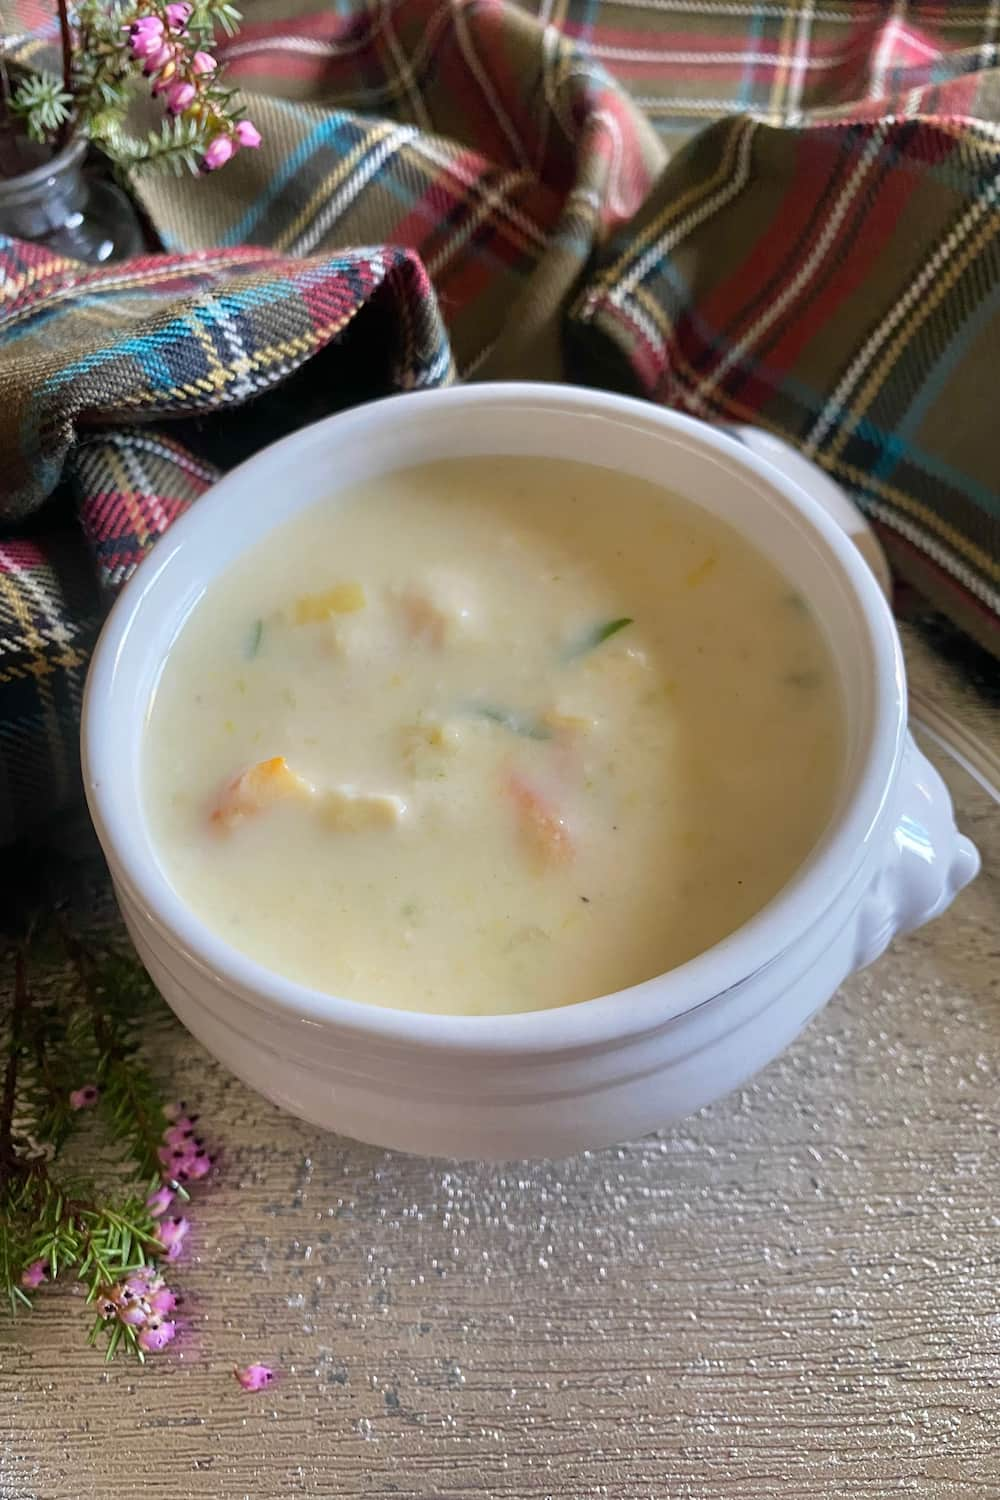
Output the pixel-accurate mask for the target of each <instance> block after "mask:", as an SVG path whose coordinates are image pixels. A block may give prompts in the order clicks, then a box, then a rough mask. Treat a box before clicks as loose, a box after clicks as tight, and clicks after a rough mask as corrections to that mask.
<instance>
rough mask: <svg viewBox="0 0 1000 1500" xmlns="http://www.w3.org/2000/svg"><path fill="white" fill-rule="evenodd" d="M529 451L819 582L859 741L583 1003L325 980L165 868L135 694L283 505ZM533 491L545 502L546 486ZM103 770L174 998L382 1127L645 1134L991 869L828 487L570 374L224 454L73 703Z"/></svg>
mask: <svg viewBox="0 0 1000 1500" xmlns="http://www.w3.org/2000/svg"><path fill="white" fill-rule="evenodd" d="M499 453H503V454H521V455H539V456H546V457H553V458H572V459H584V460H587V461H591V462H593V463H595V464H598V465H601V466H604V467H606V468H608V469H609V470H610V471H612V473H611V474H609V484H608V504H609V505H613V504H614V503H615V500H614V481H613V472H614V471H621V472H625V473H629V474H634V475H638V476H640V477H642V478H644V479H651V480H656V481H659V482H661V483H664V484H666V485H669V486H670V487H671V488H673V489H674V490H675V491H678V492H680V493H681V494H683V495H685V496H687V497H689V498H690V499H693V500H695V501H696V502H697V503H698V504H700V505H701V506H703V507H705V508H706V509H707V510H709V511H711V512H713V513H715V514H718V515H721V516H724V517H725V518H726V519H727V520H729V521H730V522H731V523H732V524H733V525H734V526H735V527H736V528H737V529H738V530H739V531H741V532H743V533H745V534H746V535H747V536H748V537H749V538H750V539H751V540H752V541H753V543H754V544H755V545H756V546H757V547H758V548H760V549H761V550H762V551H763V552H764V553H766V554H767V555H768V556H769V557H770V558H771V559H772V560H773V561H774V562H775V563H776V564H777V565H778V567H779V568H780V569H781V570H782V572H783V573H784V574H785V576H786V577H787V578H788V580H789V582H790V583H791V584H792V585H793V586H794V587H795V588H797V589H798V590H800V591H801V592H802V594H803V595H804V596H806V597H807V598H808V599H809V600H810V602H811V604H812V607H813V609H814V611H815V613H816V615H817V617H818V618H819V620H820V622H821V625H822V628H823V630H824V632H825V635H826V637H827V639H828V642H829V644H830V647H831V648H832V652H833V655H834V658H835V661H836V664H837V668H838V671H839V674H840V677H841V680H842V685H843V697H844V712H845V715H846V721H847V723H846V729H847V736H846V738H847V750H846V763H845V766H844V771H843V777H842V785H841V788H840V793H839V798H838V802H837V806H836V811H835V813H834V816H833V818H832V819H831V822H830V824H829V825H828V827H827V829H826V831H825V833H824V834H823V836H822V838H821V839H820V841H819V843H818V844H817V846H816V847H815V849H814V850H813V853H812V855H811V856H810V858H809V859H808V860H807V861H806V863H805V864H804V865H803V866H802V867H801V869H800V870H799V871H798V873H797V874H796V875H795V876H794V878H793V879H792V880H791V881H790V882H789V883H788V884H787V885H786V886H785V887H784V889H783V890H782V891H781V892H780V893H779V894H778V895H777V896H776V897H775V899H774V900H773V901H771V902H770V903H769V904H768V905H767V906H766V907H765V908H764V909H763V910H762V911H760V912H759V913H758V914H757V915H756V916H755V917H754V918H753V919H752V920H751V921H749V922H747V923H746V924H745V926H743V927H741V928H740V929H739V930H738V931H736V932H734V933H733V934H732V935H731V936H730V937H728V938H726V939H725V940H724V941H723V942H721V943H718V944H717V945H716V946H715V947H713V948H711V949H709V950H708V951H707V952H705V953H702V954H701V955H699V956H698V957H697V958H694V959H692V960H691V961H690V962H689V963H686V964H683V965H682V966H681V967H679V968H677V969H674V970H672V971H671V972H670V973H667V974H664V975H662V976H661V977H659V978H656V979H651V980H648V981H647V982H645V983H643V984H639V985H636V986H634V987H633V988H631V989H628V990H624V991H622V992H621V993H619V994H615V995H606V996H603V997H601V998H598V999H594V1000H588V1001H585V1002H583V1003H581V1004H578V1005H571V1006H566V1007H564V1008H558V1009H552V1010H544V1011H536V1012H532V1013H528V1014H520V1015H510V1016H486V1017H471V1016H470V1017H452V1016H438V1015H424V1014H414V1013H411V1012H407V1011H399V1010H392V1009H382V1008H379V1007H375V1006H369V1005H365V1004H362V1003H358V1002H356V1001H352V1000H351V999H350V998H349V997H346V996H339V995H337V996H334V995H326V994H321V993H318V992H316V991H313V990H309V989H306V988H304V987H303V986H302V985H299V984H296V983H293V982H292V981H291V980H288V979H285V978H284V977H282V975H280V974H276V973H272V972H270V971H268V970H266V969H264V968H263V967H262V966H261V965H260V964H258V963H256V962H254V960H253V959H251V958H248V957H246V956H245V955H244V954H242V953H240V952H237V951H236V950H235V949H234V948H232V947H230V946H229V945H228V943H226V942H224V941H223V940H222V938H220V937H218V936H217V935H216V934H215V933H214V932H212V931H211V930H210V928H208V927H207V926H205V925H204V924H203V922H202V921H201V920H200V918H199V916H198V913H197V911H196V910H192V909H191V908H190V907H189V906H188V905H187V904H186V903H185V902H184V901H183V900H182V899H181V898H180V896H179V895H178V894H177V893H176V892H175V890H174V889H173V887H172V886H171V883H170V880H169V878H168V876H167V874H166V872H165V870H164V867H163V865H162V863H161V861H160V858H159V856H158V853H157V849H156V845H155V843H154V841H153V839H152V838H151V837H150V833H149V828H148V825H147V820H146V815H145V811H144V806H143V787H142V774H141V768H142V761H143V735H144V731H145V724H146V713H147V708H148V705H149V703H150V699H151V695H152V693H153V691H154V688H155V685H156V681H157V677H158V674H159V672H160V670H161V667H162V665H163V662H164V659H165V657H166V655H167V653H168V651H169V650H170V646H171V643H172V641H173V640H174V639H175V637H176V635H177V633H178V631H179V630H180V629H181V627H182V625H183V624H184V621H185V619H186V618H187V617H188V615H189V614H190V612H191V610H192V609H193V608H194V606H195V605H196V604H197V602H198V600H199V599H200V598H201V596H202V595H203V593H204V592H205V590H206V589H207V588H210V587H211V585H212V582H213V580H214V579H215V578H217V577H218V575H219V574H220V573H221V572H222V571H223V570H224V569H225V568H227V567H228V566H229V564H230V563H231V562H232V561H233V560H234V559H235V558H236V557H237V556H239V554H240V553H242V552H244V551H245V550H246V549H247V548H248V547H252V546H253V545H254V544H255V543H256V542H258V541H260V539H261V538H262V537H265V536H266V535H267V534H268V533H270V532H271V531H273V530H274V528H276V527H278V526H280V525H281V523H282V522H283V521H284V520H286V519H287V518H288V517H289V516H292V515H295V514H297V513H298V512H299V511H302V510H304V509H305V508H306V507H307V506H310V505H313V504H315V503H317V502H320V501H325V502H332V503H335V502H336V497H337V494H338V492H340V491H342V490H344V489H345V488H347V487H349V486H353V485H355V484H356V483H358V482H359V481H364V480H369V479H371V478H372V477H374V476H377V475H379V474H381V473H385V472H387V471H389V470H392V469H396V468H400V467H402V466H404V465H408V464H413V463H419V462H422V461H426V460H430V459H436V458H441V457H449V456H451V457H459V456H464V455H474V454H485V455H491V454H499ZM540 503H544V501H543V500H542V499H541V498H540ZM83 760H84V774H85V779H86V787H87V796H88V799H89V803H90V810H91V813H92V816H93V819H94V823H95V825H96V827H97V832H98V835H99V837H100V840H101V843H102V845H103V847H104V851H105V853H106V855H107V859H108V863H109V865H110V867H111V873H112V876H113V878H114V883H115V887H116V890H117V895H118V900H119V902H120V905H121V909H122V912H123V914H124V917H125V921H126V923H127V924H128V929H129V932H130V933H131V936H132V939H133V941H134V943H135V946H136V948H137V950H138V952H139V955H140V957H141V958H142V961H143V963H144V964H145V965H146V967H147V969H148V970H149V973H150V974H151V975H152V978H153V980H154V982H155V983H156V985H157V987H158V988H159V989H160V991H161V992H162V994H163V995H164V996H165V998H166V999H167V1001H168V1002H169V1004H170V1005H171V1006H172V1007H173V1009H174V1011H175V1012H176V1013H177V1015H178V1016H179V1017H180V1019H181V1021H183V1023H184V1025H185V1026H187V1027H188V1028H189V1029H190V1030H191V1031H192V1032H193V1033H194V1035H195V1036H196V1037H197V1038H198V1039H199V1040H200V1041H201V1042H202V1043H203V1044H204V1045H205V1046H206V1047H207V1048H208V1050H209V1051H210V1052H212V1053H214V1055H215V1056H216V1057H217V1058H218V1059H219V1060H220V1061H221V1062H223V1063H224V1064H225V1065H226V1066H227V1067H228V1068H230V1069H232V1071H233V1072H234V1073H236V1074H237V1075H238V1076H239V1077H240V1078H242V1079H243V1080H244V1081H245V1082H246V1083H248V1084H249V1085H250V1086H251V1087H252V1088H255V1089H257V1090H259V1091H260V1093H262V1094H264V1095H266V1096H267V1098H269V1099H271V1100H273V1101H274V1102H275V1103H276V1104H278V1105H280V1106H281V1107H282V1108H284V1109H287V1110H289V1111H291V1112H292V1113H293V1114H297V1115H300V1116H302V1117H303V1118H304V1119H306V1120H309V1121H312V1122H313V1123H314V1124H316V1125H321V1126H324V1127H327V1128H329V1129H333V1130H338V1131H343V1132H345V1133H346V1134H348V1135H352V1136H356V1137H358V1138H360V1139H361V1140H364V1141H369V1142H372V1143H374V1144H377V1145H380V1146H390V1147H398V1148H401V1149H404V1150H408V1151H417V1152H425V1153H428V1154H432V1155H443V1156H451V1157H467V1158H468V1157H479V1158H488V1159H493V1160H504V1159H511V1158H517V1157H525V1156H560V1155H564V1154H567V1153H570V1152H574V1151H577V1150H579V1149H581V1148H583V1147H597V1146H602V1145H606V1144H610V1143H612V1142H615V1141H620V1140H624V1139H627V1138H629V1137H633V1136H635V1135H640V1134H642V1133H643V1132H645V1131H649V1130H652V1129H654V1128H655V1127H657V1126H660V1125H663V1124H664V1123H666V1122H667V1121H669V1120H671V1119H673V1118H676V1117H678V1116H681V1115H684V1114H687V1113H689V1112H690V1111H692V1110H695V1109H698V1108H699V1107H700V1106H702V1105H704V1104H707V1103H709V1102H710V1101H711V1100H713V1099H716V1098H718V1097H719V1096H720V1095H721V1094H724V1093H726V1092H727V1090H729V1089H732V1088H733V1087H735V1086H736V1085H737V1084H739V1083H740V1082H742V1081H743V1080H745V1079H746V1078H748V1077H749V1076H750V1075H751V1074H752V1073H754V1072H755V1071H756V1070H757V1069H758V1068H760V1067H761V1066H762V1065H763V1064H765V1063H766V1062H768V1061H769V1060H770V1059H771V1058H773V1057H774V1056H775V1055H776V1054H777V1053H778V1052H779V1051H780V1050H781V1049H782V1048H783V1047H785V1046H786V1045H787V1043H788V1042H789V1041H791V1039H792V1038H793V1037H794V1036H795V1035H796V1033H797V1032H798V1031H799V1030H800V1029H801V1028H802V1026H803V1025H804V1024H805V1023H806V1022H807V1021H808V1019H809V1018H810V1016H812V1015H813V1014H814V1013H815V1012H816V1011H817V1010H818V1009H819V1007H820V1006H822V1005H823V1004H824V1003H825V1002H826V1001H827V1000H828V999H829V998H830V996H831V995H832V994H833V993H834V991H835V990H836V989H837V986H838V985H839V984H840V983H841V981H842V980H843V979H844V978H845V977H846V976H847V975H848V974H850V973H852V972H853V971H854V970H857V969H860V968H862V967H863V966H864V965H866V964H869V963H871V962H872V960H873V959H875V958H877V957H878V956H879V954H880V953H881V952H882V951H883V949H884V948H885V947H886V945H887V944H888V943H889V941H890V940H891V939H892V937H893V936H894V934H896V933H899V932H905V931H907V930H909V929H910V928H913V927H916V926H918V925H919V924H920V923H922V922H926V921H929V920H930V919H931V918H932V917H934V916H936V915H937V914H938V913H939V912H941V911H943V909H944V908H945V907H946V906H947V905H948V903H949V902H950V901H951V899H952V897H953V896H954V895H955V893H956V891H958V890H959V889H960V888H961V887H962V886H964V885H965V884H966V883H967V882H968V881H969V880H971V879H972V877H973V876H974V875H975V873H976V870H977V868H978V857H977V854H976V851H975V849H974V848H973V846H972V845H971V844H970V843H969V841H968V840H967V839H965V838H962V837H961V836H960V835H959V834H958V832H957V831H956V828H955V824H954V820H953V816H952V809H951V803H950V801H949V798H948V793H947V791H946V790H945V787H944V785H943V783H942V781H941V779H940V777H939V776H938V774H937V773H936V771H935V770H934V769H933V768H932V767H931V765H930V764H929V763H928V762H927V760H926V759H925V758H924V757H923V755H922V754H921V753H920V752H919V750H917V748H916V746H915V745H914V744H913V742H912V740H911V739H910V738H909V736H908V734H907V731H906V687H905V679H904V673H903V664H902V659H901V656H900V649H899V641H898V637H897V635H896V630H895V627H894V625H893V621H892V618H891V615H890V613H889V610H888V608H887V607H886V604H885V601H884V599H883V597H882V595H881V593H880V592H879V589H878V587H877V586H876V584H875V582H874V580H873V578H872V576H871V574H870V572H869V571H868V569H867V567H866V566H865V564H864V562H863V561H862V559H861V557H860V555H859V554H858V552H857V550H856V549H855V547H854V546H853V545H852V543H851V542H850V541H849V540H848V539H847V538H846V537H845V535H844V534H843V532H842V531H841V530H840V529H839V528H838V527H837V525H836V524H835V523H834V522H833V521H832V520H831V519H830V518H829V516H828V515H827V514H826V512H825V511H824V510H823V508H822V507H821V506H820V505H819V504H817V502H816V501H814V500H813V499H811V498H810V496H809V494H807V493H805V491H804V490H802V489H799V488H798V487H797V486H796V485H795V484H794V483H792V482H790V481H788V480H787V479H784V478H782V477H781V475H780V474H779V473H778V472H777V471H776V470H775V469H773V468H772V467H771V466H770V465H769V464H768V463H767V462H766V461H762V460H761V459H759V458H757V457H755V456H754V455H753V454H752V453H750V452H749V451H748V450H747V449H746V448H745V447H743V446H741V445H740V444H739V443H738V442H736V441H735V440H734V439H732V438H731V437H728V436H726V435H724V434H721V433H719V432H716V431H714V430H712V429H710V428H709V427H707V426H705V425H703V424H701V423H699V422H696V421H692V420H690V419H688V418H686V417H682V416H677V415H674V414H672V413H670V412H667V411H664V410H661V409H660V408H658V407H655V406H652V405H647V404H644V403H640V402H637V401H632V400H627V399H623V398H620V397H616V396H610V395H604V394H599V393H596V392H592V391H585V390H577V389H571V388H565V387H556V386H530V385H503V386H472V387H465V388H458V389H454V390H447V391H438V392H428V393H423V394H414V395H407V396H401V397H394V398H392V399H390V400H386V401H382V402H378V403H375V404H373V405H370V406H365V407H361V408H358V409H355V410H353V411H350V412H348V413H346V414H344V415H340V416H336V417H333V418H331V419H329V420H327V421H324V422H320V423H319V424H318V425H316V426H314V427H310V428H307V429H305V430H303V431H301V432H299V433H296V434H295V435H294V436H292V437H290V438H287V439H285V440H284V441H283V442H281V443H278V444H276V445H275V446H274V447H271V448H268V449H267V450H265V451H264V452H262V453H260V454H258V455H257V456H256V457H255V458H253V459H251V460H250V462H249V463H246V464H244V465H243V466H242V467H241V468H239V469H237V470H235V471H234V472H233V473H231V474H230V475H228V476H227V477H226V478H225V479H223V480H222V482H221V483H220V484H218V485H216V486H215V488H214V489H213V490H212V491H211V493H209V494H207V495H205V496H204V497H203V498H202V499H201V500H199V501H198V503H197V505H196V506H195V507H194V508H193V509H192V510H191V511H190V512H189V513H188V514H187V515H185V516H184V517H183V518H182V519H181V520H180V521H178V522H177V524H176V525H175V526H174V527H173V528H172V529H171V531H170V532H169V533H168V535H167V536H165V537H164V538H163V540H162V541H161V542H159V543H158V545H157V547H156V550H155V551H154V552H153V554H152V556H151V557H150V558H149V559H148V560H147V561H146V562H145V563H143V565H142V567H141V568H140V569H139V571H138V572H137V574H136V576H135V577H134V578H133V579H132V580H131V582H130V583H129V585H128V586H127V588H126V589H125V590H124V592H123V594H122V596H121V598H120V599H119V600H118V602H117V604H116V605H115V607H114V609H113V610H112V612H111V615H110V617H109V619H108V621H107V624H106V626H105V628H104V632H103V635H102V636H101V639H100V642H99V644H98V647H97V651H96V653H95V656H94V661H93V665H92V667H91V671H90V678H89V681H88V685H87V694H86V700H85V705H84V716H83Z"/></svg>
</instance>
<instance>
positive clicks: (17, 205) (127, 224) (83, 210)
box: [0, 140, 143, 265]
mask: <svg viewBox="0 0 1000 1500" xmlns="http://www.w3.org/2000/svg"><path fill="white" fill-rule="evenodd" d="M19 145H20V157H21V160H23V161H25V162H26V163H27V164H28V169H27V170H26V171H24V172H19V173H18V174H17V175H16V176H8V177H5V176H0V234H7V235H11V236H12V237H13V238H15V239H20V240H34V241H36V242H37V243H39V244H43V245H46V246H48V247H49V248H51V249H52V250H54V251H56V253H57V254H59V255H66V256H68V257H70V258H71V259H72V260H82V261H87V262H89V263H90V264H92V265H103V264H105V263H106V262H108V261H114V260H124V259H125V258H126V257H127V256H129V255H137V254H138V253H139V252H140V251H141V250H142V249H143V234H142V226H141V225H140V223H139V219H138V217H137V215H136V212H135V209H134V208H133V207H132V204H131V203H130V202H129V200H128V198H127V197H126V196H125V194H124V193H123V192H122V191H121V189H120V188H118V187H116V186H115V184H114V183H113V182H109V181H108V180H107V179H106V178H105V177H104V176H102V175H100V174H99V173H98V172H97V171H95V170H94V169H93V168H88V167H87V165H86V158H87V142H86V141H85V140H75V141H71V142H70V144H69V145H68V146H66V147H64V149H63V150H62V151H59V152H58V153H57V154H56V155H55V156H51V155H50V156H48V157H47V159H46V157H45V152H44V149H43V148H41V147H31V146H29V145H28V144H27V143H24V142H21V143H19ZM36 163H37V164H36Z"/></svg>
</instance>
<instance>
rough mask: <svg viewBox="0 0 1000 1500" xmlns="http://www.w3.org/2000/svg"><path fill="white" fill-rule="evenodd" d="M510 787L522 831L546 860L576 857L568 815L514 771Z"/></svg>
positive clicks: (508, 784)
mask: <svg viewBox="0 0 1000 1500" xmlns="http://www.w3.org/2000/svg"><path fill="white" fill-rule="evenodd" d="M507 791H508V794H509V796H510V797H511V799H512V801H513V803H514V806H515V808H516V809H517V814H518V819H519V821H520V825H521V831H522V833H523V834H524V836H525V837H526V838H527V839H528V840H529V842H530V843H531V844H532V845H533V846H534V848H535V851H536V852H537V853H538V854H540V855H541V857H542V858H543V859H544V860H545V862H546V864H566V863H567V862H568V861H569V860H571V859H572V858H573V839H572V836H571V834H570V831H569V828H568V827H567V826H566V820H565V818H562V817H560V816H559V814H558V812H557V811H556V809H555V808H554V807H553V806H552V804H551V803H550V802H548V801H547V800H546V799H545V798H544V797H543V796H542V794H541V792H539V791H538V790H537V788H536V787H533V786H531V785H530V783H528V782H527V781H525V780H524V778H523V776H519V775H518V774H517V773H516V772H514V773H513V774H512V775H511V776H510V777H508V780H507Z"/></svg>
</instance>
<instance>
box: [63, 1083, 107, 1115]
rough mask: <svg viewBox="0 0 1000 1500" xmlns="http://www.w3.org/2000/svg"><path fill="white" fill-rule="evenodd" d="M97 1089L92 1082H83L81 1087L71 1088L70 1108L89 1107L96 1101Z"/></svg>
mask: <svg viewBox="0 0 1000 1500" xmlns="http://www.w3.org/2000/svg"><path fill="white" fill-rule="evenodd" d="M99 1092H100V1091H99V1089H98V1088H97V1085H96V1084H94V1083H85V1084H84V1085H83V1087H82V1088H79V1089H73V1091H72V1093H71V1094H70V1096H69V1103H70V1108H71V1109H89V1108H90V1106H91V1105H92V1104H96V1103H97V1098H98V1094H99Z"/></svg>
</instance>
